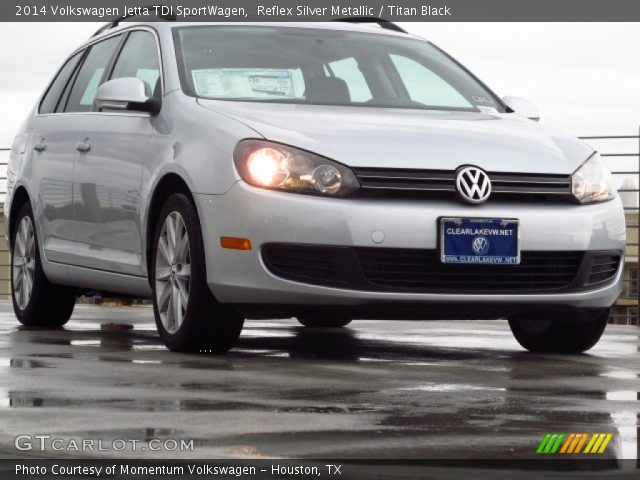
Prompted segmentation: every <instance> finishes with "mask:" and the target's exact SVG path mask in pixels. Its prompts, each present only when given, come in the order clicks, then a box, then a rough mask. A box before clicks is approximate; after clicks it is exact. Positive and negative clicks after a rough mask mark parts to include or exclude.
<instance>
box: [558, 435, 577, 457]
mask: <svg viewBox="0 0 640 480" xmlns="http://www.w3.org/2000/svg"><path fill="white" fill-rule="evenodd" d="M575 436H576V434H575V433H570V434H569V436H568V437H567V440H565V442H564V445H562V449H561V450H560V453H565V452H566V451H567V448H569V445H570V444H571V442H572V441H573V439H574V437H575Z"/></svg>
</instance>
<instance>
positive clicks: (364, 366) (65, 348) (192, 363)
mask: <svg viewBox="0 0 640 480" xmlns="http://www.w3.org/2000/svg"><path fill="white" fill-rule="evenodd" d="M639 335H640V329H638V328H636V327H624V326H609V327H608V329H607V331H606V333H605V335H604V337H603V339H602V340H601V341H600V343H599V344H598V345H597V346H596V347H595V348H594V349H593V350H591V351H590V352H589V353H588V354H585V355H579V356H560V355H538V354H530V353H527V352H525V351H524V350H522V349H521V347H520V346H519V345H518V344H517V343H516V341H515V340H514V339H513V338H512V336H511V333H510V331H509V328H508V325H507V324H506V322H500V321H456V322H442V321H437V322H399V321H394V322H390V321H389V322H388V321H362V320H361V321H356V322H353V323H352V324H351V326H350V327H349V328H345V329H334V330H324V331H323V330H319V329H309V328H304V327H301V326H298V324H297V323H296V322H295V321H294V320H291V319H289V320H278V321H271V320H270V321H249V322H247V323H246V324H245V329H244V331H243V334H242V336H241V339H240V341H239V343H238V345H237V348H235V349H234V350H233V351H231V352H230V353H229V354H227V355H226V356H216V355H211V354H192V355H186V354H178V353H172V352H169V351H168V350H166V349H165V348H164V347H163V346H162V344H161V343H160V340H159V338H158V335H157V334H156V331H155V324H154V323H153V316H152V311H151V310H150V309H149V308H147V307H132V308H107V307H94V306H79V307H77V308H76V311H75V313H74V315H73V318H72V319H71V321H70V322H69V323H68V324H67V325H66V326H65V328H64V329H62V330H53V331H45V330H37V329H27V328H24V327H20V326H19V324H18V323H17V321H16V320H15V319H14V317H13V314H12V311H11V306H10V305H9V304H7V303H0V371H1V372H2V373H1V375H0V455H2V456H3V457H17V456H20V457H23V458H24V457H47V456H49V457H50V456H51V451H50V450H46V451H42V450H40V449H38V448H33V449H32V450H27V451H18V450H17V449H16V448H15V446H14V439H15V437H16V436H17V435H19V434H30V435H34V434H50V435H52V437H55V438H60V439H62V440H61V442H60V445H62V446H63V447H64V446H66V445H68V443H66V442H68V441H69V440H70V439H76V440H78V441H81V439H94V440H96V441H97V440H102V441H103V442H105V445H108V446H109V445H112V442H113V440H114V439H134V440H138V441H139V442H140V443H139V444H138V446H137V448H138V450H137V451H136V453H135V454H132V452H131V450H130V445H127V449H126V450H125V454H128V456H129V457H131V456H135V457H137V458H145V457H146V458H163V457H166V458H169V457H172V458H176V457H178V456H179V457H180V458H188V457H191V458H273V457H291V458H407V459H408V458H411V459H416V458H536V454H535V449H536V447H537V445H538V443H539V442H540V440H541V439H542V437H543V435H544V434H545V433H547V432H611V433H613V434H614V439H613V440H612V442H611V444H610V446H609V447H608V448H607V452H606V453H605V454H604V455H605V456H608V457H616V458H637V456H638V436H639V432H640V430H639V427H638V425H639V419H640V397H639V394H638V392H639V391H640V378H639V376H640V351H639V341H638V340H639V338H638V337H639ZM154 438H155V439H160V440H166V439H174V440H177V441H178V442H179V441H180V440H181V439H186V440H193V451H182V452H179V454H177V453H176V451H167V450H161V451H150V450H149V449H148V448H146V446H147V445H149V441H150V440H151V439H154ZM33 444H34V446H35V445H36V441H35V440H34V441H33ZM55 455H56V456H65V455H68V456H71V457H79V456H83V457H93V458H96V457H97V458H111V457H113V458H115V457H118V456H122V455H123V452H120V451H113V450H111V451H100V452H96V451H95V450H94V451H84V452H82V451H80V452H78V451H74V450H71V451H67V450H66V449H65V450H63V451H58V452H55ZM538 458H539V456H538Z"/></svg>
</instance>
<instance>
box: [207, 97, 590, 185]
mask: <svg viewBox="0 0 640 480" xmlns="http://www.w3.org/2000/svg"><path fill="white" fill-rule="evenodd" d="M198 102H199V103H200V104H201V105H202V106H204V107H206V108H209V109H211V110H214V111H216V112H218V113H220V114H223V115H227V116H230V117H232V118H234V119H236V120H237V121H239V122H242V123H243V124H245V125H247V126H249V127H250V128H252V129H253V130H255V131H256V132H257V133H258V134H259V135H260V136H262V137H264V138H265V139H267V140H272V141H274V142H281V143H286V144H288V145H292V146H295V147H298V148H302V149H305V150H309V151H311V152H314V153H317V154H319V155H323V156H325V157H328V158H331V159H333V160H337V161H339V162H341V163H344V164H346V165H349V166H352V167H385V168H390V167H391V168H418V169H438V170H455V169H456V168H458V167H459V166H460V165H465V164H471V165H476V166H479V167H481V168H483V169H485V170H487V171H493V172H513V173H520V172H522V173H558V174H570V173H572V172H573V171H574V170H575V169H576V168H578V166H580V164H581V163H582V162H584V161H585V160H586V159H587V158H588V157H589V155H590V154H591V153H592V149H591V148H589V147H588V146H587V145H585V144H584V143H582V142H581V141H579V140H578V139H576V138H575V137H572V136H571V135H568V134H566V133H563V132H561V131H558V130H555V129H551V128H549V127H545V126H544V125H540V124H539V123H536V122H533V121H531V120H527V119H524V118H521V117H518V116H516V115H515V114H485V113H475V112H445V111H434V110H429V111H426V110H412V109H393V108H374V107H342V106H325V105H295V104H277V103H258V102H235V101H220V100H204V99H199V100H198Z"/></svg>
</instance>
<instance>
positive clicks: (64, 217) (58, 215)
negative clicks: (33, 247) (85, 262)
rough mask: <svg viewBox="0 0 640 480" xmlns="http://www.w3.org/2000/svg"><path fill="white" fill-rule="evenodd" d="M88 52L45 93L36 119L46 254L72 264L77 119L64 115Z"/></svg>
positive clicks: (39, 210)
mask: <svg viewBox="0 0 640 480" xmlns="http://www.w3.org/2000/svg"><path fill="white" fill-rule="evenodd" d="M84 53H85V52H84V51H80V52H78V53H76V54H74V55H72V56H71V57H70V58H69V59H68V60H67V61H66V62H65V64H64V65H63V66H62V68H61V69H60V70H59V72H58V74H57V75H56V77H55V78H54V80H53V81H52V82H51V84H50V86H49V88H48V89H47V92H46V93H45V95H44V97H43V98H42V101H41V102H40V105H39V106H38V112H37V114H36V115H35V117H34V119H33V122H32V124H31V125H32V130H31V132H30V134H31V138H32V141H31V145H32V148H33V152H31V155H32V158H33V166H34V168H33V185H34V187H35V188H34V192H32V193H33V194H34V195H35V198H33V199H32V200H33V202H32V204H33V208H34V213H35V216H36V218H37V219H38V222H37V225H38V230H39V233H40V240H41V244H42V248H43V250H44V254H45V257H46V258H47V259H48V260H50V261H54V262H61V263H68V262H72V261H73V258H74V251H75V245H76V243H75V242H76V230H75V216H74V209H73V170H74V162H75V155H74V153H75V151H74V150H73V148H72V146H71V145H72V144H71V140H70V139H71V138H72V137H73V136H74V134H73V123H74V122H73V120H72V119H70V118H69V117H68V116H66V115H61V114H60V108H63V107H61V106H60V103H61V102H62V100H61V98H62V97H64V90H65V88H66V86H67V85H68V84H69V82H70V79H71V78H72V77H73V74H74V72H75V70H76V68H77V66H78V64H79V63H80V62H81V59H82V57H83V55H84Z"/></svg>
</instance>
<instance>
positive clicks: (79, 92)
mask: <svg viewBox="0 0 640 480" xmlns="http://www.w3.org/2000/svg"><path fill="white" fill-rule="evenodd" d="M119 41H120V36H119V35H118V36H116V37H111V38H109V39H108V40H105V41H103V42H100V43H96V44H95V45H93V46H92V47H91V50H90V51H89V54H88V55H87V57H86V58H85V60H84V63H83V64H82V66H81V67H80V70H79V71H78V74H77V75H76V79H75V81H74V83H73V87H72V88H71V92H70V93H69V99H68V100H67V106H66V107H65V109H64V111H65V112H88V111H90V110H91V106H92V105H93V99H94V97H95V96H96V92H97V91H98V87H99V86H100V82H101V80H102V77H103V76H104V72H105V70H106V69H107V66H108V65H109V60H110V59H111V56H112V55H113V52H114V51H115V49H116V47H117V46H118V42H119Z"/></svg>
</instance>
